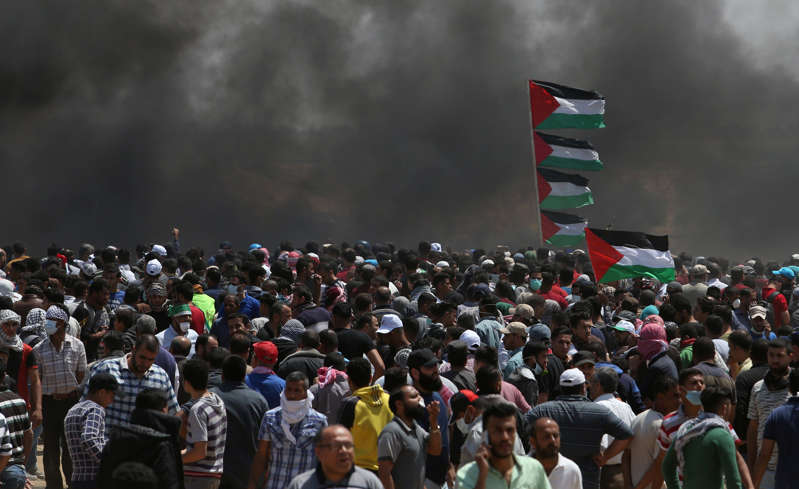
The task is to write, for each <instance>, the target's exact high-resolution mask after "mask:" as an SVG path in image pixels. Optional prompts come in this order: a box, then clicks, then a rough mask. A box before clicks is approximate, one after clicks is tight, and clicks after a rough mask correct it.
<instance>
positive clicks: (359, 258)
mask: <svg viewBox="0 0 799 489" xmlns="http://www.w3.org/2000/svg"><path fill="white" fill-rule="evenodd" d="M363 262H364V259H363V257H362V256H361V255H357V256H356V257H355V264H356V265H360V264H361V263H363Z"/></svg>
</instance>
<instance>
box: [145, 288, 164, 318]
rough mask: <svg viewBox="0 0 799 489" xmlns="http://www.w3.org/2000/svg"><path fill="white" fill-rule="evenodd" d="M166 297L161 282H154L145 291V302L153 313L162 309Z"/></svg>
mask: <svg viewBox="0 0 799 489" xmlns="http://www.w3.org/2000/svg"><path fill="white" fill-rule="evenodd" d="M166 296H167V292H166V288H165V287H164V286H163V285H162V284H161V282H155V283H153V284H152V285H150V288H149V289H147V302H148V303H149V304H150V307H152V308H153V310H154V311H160V310H161V309H163V307H164V303H165V302H166Z"/></svg>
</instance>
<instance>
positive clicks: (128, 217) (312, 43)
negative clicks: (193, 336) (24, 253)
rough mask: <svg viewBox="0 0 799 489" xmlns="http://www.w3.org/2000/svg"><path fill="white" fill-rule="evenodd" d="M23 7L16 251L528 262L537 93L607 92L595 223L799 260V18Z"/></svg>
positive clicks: (594, 178)
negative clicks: (171, 243) (505, 252)
mask: <svg viewBox="0 0 799 489" xmlns="http://www.w3.org/2000/svg"><path fill="white" fill-rule="evenodd" d="M768 5H769V9H768V10H766V9H763V8H762V7H761V6H759V5H754V4H753V5H751V6H750V5H749V4H747V3H746V2H744V1H743V0H736V1H731V2H718V1H707V2H693V1H669V2H647V3H641V2H633V1H615V2H585V1H581V0H579V1H578V0H575V1H534V2H531V1H528V0H516V1H510V0H491V1H488V2H487V1H481V0H476V1H465V0H446V1H445V0H436V1H431V0H427V1H402V2H397V1H394V0H385V1H354V0H353V1H311V0H305V1H292V2H289V1H283V0H280V1H278V0H275V1H243V0H229V1H219V0H209V1H207V2H200V1H197V0H191V1H188V0H187V1H171V2H159V1H149V2H145V1H136V2H130V1H124V0H116V1H114V0H109V1H105V2H99V3H98V2H59V1H46V0H42V1H38V2H25V1H9V2H2V4H0V170H2V175H3V186H2V196H3V203H4V205H3V213H2V228H1V229H2V232H0V241H2V242H3V243H8V242H11V241H14V240H23V241H25V242H27V243H28V244H29V248H30V249H31V251H32V252H34V253H42V252H43V250H44V248H45V246H46V245H47V244H48V243H49V242H51V241H55V242H57V243H58V244H59V245H61V246H68V247H76V246H77V245H78V243H79V242H81V241H89V242H93V243H95V244H96V245H105V244H109V243H113V244H118V245H124V246H133V245H135V244H136V243H139V242H142V243H143V242H148V241H162V242H163V241H166V240H167V236H168V232H169V229H171V227H172V226H178V227H180V228H181V230H182V239H183V242H184V245H201V246H204V247H205V248H206V249H207V250H210V249H212V248H215V247H216V245H217V243H218V242H219V241H220V240H223V239H228V240H231V241H233V243H234V246H236V247H237V248H240V247H245V246H246V245H247V244H248V243H249V242H253V241H258V242H261V243H263V244H265V245H268V246H274V245H275V244H276V243H277V242H278V241H279V240H281V239H290V240H293V241H294V242H295V244H298V245H301V244H303V243H304V242H305V241H306V240H309V239H315V240H318V241H326V240H335V241H341V240H355V239H366V240H370V241H393V242H395V243H397V244H399V245H406V246H407V245H411V246H415V244H416V243H417V242H418V241H419V240H421V239H425V240H433V241H440V242H442V243H444V244H445V245H451V246H453V247H474V246H491V245H494V244H497V243H502V244H510V245H514V246H521V245H526V244H535V236H536V232H537V230H536V220H535V214H534V203H533V195H532V188H533V187H532V167H531V160H530V158H531V156H530V132H529V108H528V106H527V93H526V80H527V79H529V78H536V79H542V80H550V81H555V82H559V83H563V84H567V85H571V86H575V87H580V88H587V89H597V90H599V91H600V92H601V93H603V94H604V95H605V96H606V97H607V113H606V122H607V126H608V127H607V128H606V129H602V130H594V131H582V132H579V133H578V132H576V131H575V132H572V133H568V134H567V133H563V132H561V134H566V135H573V136H576V137H584V138H587V139H590V140H591V141H592V142H593V143H594V144H595V146H596V147H597V149H598V150H599V152H600V156H601V158H602V160H603V161H604V162H605V166H606V167H605V170H603V171H601V172H599V173H586V174H585V176H587V177H589V178H591V188H592V190H593V192H594V195H595V199H596V205H595V206H593V207H590V208H586V209H582V210H580V211H577V212H576V213H578V214H580V215H583V216H586V217H588V218H590V219H591V223H592V225H594V226H600V227H604V226H606V225H609V224H612V226H613V227H614V228H615V229H628V230H640V231H646V232H651V233H668V234H669V235H670V236H671V249H672V251H673V252H678V251H681V250H687V251H689V252H691V253H694V254H697V255H699V254H702V255H727V256H730V257H732V258H738V259H741V258H746V257H749V256H752V255H758V256H763V257H772V258H780V259H782V258H785V257H786V256H787V255H788V254H790V253H792V252H797V251H799V227H797V226H796V225H795V224H794V223H793V220H792V218H793V216H794V214H795V211H794V207H795V203H796V200H797V198H796V196H795V194H796V190H795V189H796V188H797V177H799V170H797V169H796V168H797V165H796V162H795V161H794V160H795V154H796V151H795V147H796V145H797V137H796V135H797V134H799V111H797V107H796V106H797V102H796V100H797V96H796V94H797V93H799V92H798V89H799V83H798V82H797V80H798V79H799V71H797V66H798V64H797V58H798V57H797V50H796V46H797V40H798V39H797V37H799V36H797V31H796V29H795V27H794V26H795V25H796V22H795V21H796V19H797V18H798V17H799V7H796V6H795V3H792V2H789V1H780V2H777V1H775V2H769V4H768Z"/></svg>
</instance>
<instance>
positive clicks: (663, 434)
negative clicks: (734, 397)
mask: <svg viewBox="0 0 799 489" xmlns="http://www.w3.org/2000/svg"><path fill="white" fill-rule="evenodd" d="M689 419H690V417H689V416H688V415H686V414H685V410H684V409H683V407H682V404H680V408H679V409H677V410H676V411H674V412H673V413H669V414H667V415H666V417H665V418H663V422H662V423H661V424H660V431H658V439H657V444H658V447H659V448H660V449H661V450H663V451H664V452H665V451H667V450H668V449H669V446H670V445H671V442H673V441H674V437H675V436H677V430H679V429H680V426H682V424H683V423H685V422H686V421H687V420H689ZM727 427H728V428H729V429H730V434H731V435H732V439H733V441H734V442H735V445H736V446H737V445H739V444H740V443H741V439H740V438H738V434H737V433H736V432H735V430H734V429H733V427H732V425H731V424H730V423H727Z"/></svg>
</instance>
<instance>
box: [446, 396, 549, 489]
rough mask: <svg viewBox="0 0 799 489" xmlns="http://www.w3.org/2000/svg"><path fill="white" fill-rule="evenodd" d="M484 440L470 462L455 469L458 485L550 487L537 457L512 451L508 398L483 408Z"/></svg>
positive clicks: (512, 412) (474, 488)
mask: <svg viewBox="0 0 799 489" xmlns="http://www.w3.org/2000/svg"><path fill="white" fill-rule="evenodd" d="M483 429H484V433H485V435H484V436H485V439H486V442H488V443H484V444H483V446H482V447H481V448H480V450H478V452H477V455H476V456H475V459H474V462H470V463H468V464H466V465H464V466H463V467H461V468H460V470H458V477H457V484H456V487H458V488H459V489H495V488H496V489H499V488H503V489H504V488H508V487H535V488H539V489H551V486H550V485H549V479H547V474H546V472H545V471H544V467H543V466H542V465H541V462H539V461H538V460H536V459H534V458H531V457H527V456H520V455H516V454H515V453H514V451H513V446H514V444H515V442H516V407H515V406H514V405H513V404H510V403H508V402H498V403H495V404H492V405H490V406H489V407H488V408H486V410H485V411H484V412H483Z"/></svg>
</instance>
